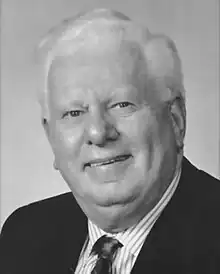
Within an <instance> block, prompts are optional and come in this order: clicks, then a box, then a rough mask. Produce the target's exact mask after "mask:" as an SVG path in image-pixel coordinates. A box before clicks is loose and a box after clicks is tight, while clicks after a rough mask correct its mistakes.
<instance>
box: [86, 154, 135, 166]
mask: <svg viewBox="0 0 220 274" xmlns="http://www.w3.org/2000/svg"><path fill="white" fill-rule="evenodd" d="M129 157H130V155H123V156H116V157H115V158H113V159H110V160H107V161H105V162H100V163H92V164H91V163H88V164H86V166H90V167H96V166H104V165H109V164H113V163H115V162H121V161H125V160H126V159H128V158H129Z"/></svg>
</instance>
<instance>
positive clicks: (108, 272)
mask: <svg viewBox="0 0 220 274" xmlns="http://www.w3.org/2000/svg"><path fill="white" fill-rule="evenodd" d="M119 247H122V244H121V243H120V242H119V241H118V240H116V239H114V238H111V237H107V236H106V235H104V236H102V237H101V238H99V239H98V240H97V241H96V243H95V244H94V246H93V249H92V253H93V254H97V255H98V259H97V261H96V265H95V267H94V268H93V270H92V272H91V274H112V261H113V259H114V255H115V252H116V250H117V249H118V248H119Z"/></svg>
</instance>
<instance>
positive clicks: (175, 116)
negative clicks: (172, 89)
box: [170, 97, 186, 149]
mask: <svg viewBox="0 0 220 274" xmlns="http://www.w3.org/2000/svg"><path fill="white" fill-rule="evenodd" d="M170 115H171V121H172V126H173V130H174V134H175V139H176V144H177V147H178V148H179V149H182V148H183V146H184V137H185V129H186V110H185V102H184V99H183V98H181V97H177V98H175V99H174V100H173V101H172V102H171V103H170Z"/></svg>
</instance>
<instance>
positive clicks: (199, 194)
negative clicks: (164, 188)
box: [180, 158, 220, 248]
mask: <svg viewBox="0 0 220 274" xmlns="http://www.w3.org/2000/svg"><path fill="white" fill-rule="evenodd" d="M182 173H183V174H182V175H181V180H180V185H182V186H180V189H182V190H181V191H182V192H181V193H182V196H181V202H182V204H184V208H186V209H185V210H184V212H185V214H186V215H187V216H189V218H191V219H190V220H191V221H190V223H191V224H194V225H195V227H196V228H197V235H200V234H201V236H202V237H203V239H204V238H207V239H209V240H211V238H212V237H214V238H213V241H216V237H217V238H218V239H219V231H220V219H219V217H218V216H220V199H219V197H220V181H219V180H218V179H216V178H214V177H213V176H211V175H209V174H208V173H206V172H205V171H203V170H200V169H198V168H196V167H195V166H193V165H192V164H191V163H190V162H189V161H188V160H187V159H186V158H185V159H184V161H183V169H182ZM202 234H203V235H202ZM218 243H220V242H219V240H218ZM219 248H220V246H219Z"/></svg>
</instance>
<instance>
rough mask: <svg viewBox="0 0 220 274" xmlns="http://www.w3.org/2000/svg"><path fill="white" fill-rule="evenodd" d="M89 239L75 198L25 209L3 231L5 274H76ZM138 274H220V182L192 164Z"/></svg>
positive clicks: (0, 256) (0, 246)
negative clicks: (84, 244) (79, 259)
mask: <svg viewBox="0 0 220 274" xmlns="http://www.w3.org/2000/svg"><path fill="white" fill-rule="evenodd" d="M86 236H87V219H86V217H85V215H84V214H83V213H82V211H81V209H80V208H79V206H78V205H77V203H76V201H75V199H74V198H73V195H72V194H71V193H66V194H62V195H59V196H57V197H53V198H49V199H46V200H43V201H39V202H36V203H33V204H31V205H28V206H25V207H22V208H20V209H18V210H16V211H15V212H14V213H13V214H12V215H11V216H10V217H9V218H8V220H7V221H6V222H5V224H4V226H3V229H2V233H1V238H0V273H1V274H68V273H74V269H75V267H76V265H77V260H78V257H79V254H80V251H81V248H82V246H83V243H84V241H85V238H86ZM71 269H72V271H71ZM137 273H147V274H162V273H163V274H166V273H167V274H172V273H173V274H174V273H175V274H181V273H182V274H197V273H198V274H202V273H205V274H219V273H220V182H219V181H218V180H216V179H214V178H213V177H211V176H210V175H208V174H207V173H205V172H203V171H200V170H198V169H196V168H195V167H194V166H192V165H191V164H190V163H189V162H188V161H187V160H186V159H184V161H183V169H182V175H181V178H180V182H179V185H178V187H177V189H176V192H175V194H174V196H173V197H172V199H171V201H170V202H169V204H168V205H167V207H166V208H165V210H164V211H163V213H162V214H161V216H160V217H159V219H158V220H157V222H156V224H155V225H154V227H153V229H152V230H151V232H150V234H149V235H148V237H147V239H146V241H145V243H144V245H143V247H142V249H141V252H140V254H139V256H138V258H137V261H136V263H135V265H134V267H133V270H132V274H137Z"/></svg>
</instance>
